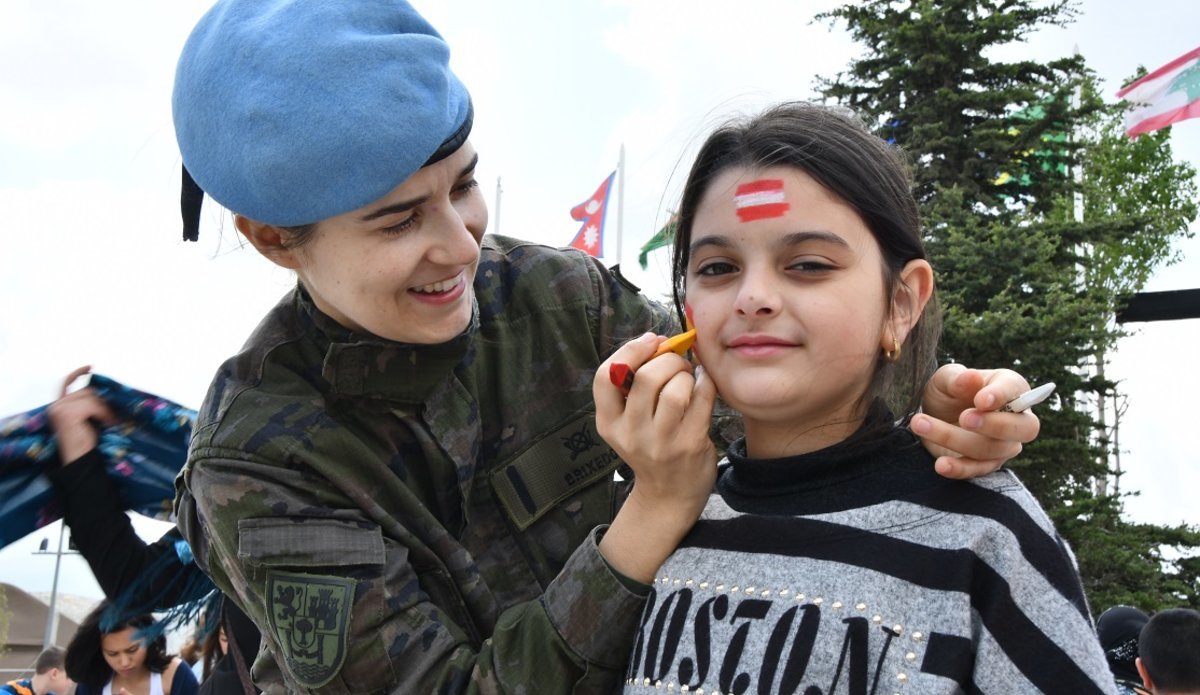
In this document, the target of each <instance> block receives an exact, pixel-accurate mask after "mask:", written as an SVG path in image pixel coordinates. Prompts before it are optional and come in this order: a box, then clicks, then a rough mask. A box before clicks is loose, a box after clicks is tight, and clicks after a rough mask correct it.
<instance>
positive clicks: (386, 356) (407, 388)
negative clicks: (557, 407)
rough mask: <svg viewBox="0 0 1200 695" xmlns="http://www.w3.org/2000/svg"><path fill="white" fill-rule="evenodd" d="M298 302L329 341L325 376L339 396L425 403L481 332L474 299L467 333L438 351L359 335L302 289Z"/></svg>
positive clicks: (323, 369)
mask: <svg viewBox="0 0 1200 695" xmlns="http://www.w3.org/2000/svg"><path fill="white" fill-rule="evenodd" d="M297 298H298V299H297V302H298V306H299V308H300V310H301V311H302V312H303V313H305V314H307V315H308V316H309V318H310V319H311V320H312V322H313V325H314V327H315V328H316V329H317V334H318V335H319V336H320V337H321V338H322V342H326V341H327V346H326V348H325V360H324V363H323V364H322V365H321V375H322V377H324V379H325V381H326V382H327V383H328V384H329V387H330V390H331V391H332V392H333V394H334V395H337V396H347V397H366V398H380V399H384V400H389V401H394V402H398V403H407V404H417V403H423V402H425V401H426V400H427V399H428V397H429V395H430V394H431V393H432V392H433V390H434V389H435V388H436V387H437V386H438V384H440V383H442V382H443V381H445V379H446V377H447V376H448V375H449V374H450V373H451V372H452V371H453V370H454V368H455V367H456V366H457V365H458V364H459V363H461V362H462V361H463V359H464V357H466V355H467V352H468V349H469V348H470V346H471V341H472V339H473V338H474V336H475V333H476V332H478V330H479V305H478V303H477V302H476V301H475V299H474V298H472V300H471V304H472V306H471V321H470V323H468V324H467V327H466V329H465V330H463V332H462V333H460V334H458V335H457V336H456V337H454V338H452V339H450V340H448V341H446V342H444V343H438V344H436V345H414V344H409V343H398V342H395V341H391V340H387V339H385V338H380V337H379V336H375V335H371V334H368V333H356V332H354V331H351V330H349V329H347V328H346V327H344V326H342V325H341V324H339V323H338V322H336V321H334V320H333V319H332V318H330V317H329V316H328V315H326V314H325V313H324V312H322V311H321V310H320V309H318V308H317V307H316V305H315V304H314V303H313V301H312V298H311V297H310V296H309V294H308V292H307V291H305V289H304V288H303V286H301V287H299V290H298V292H297Z"/></svg>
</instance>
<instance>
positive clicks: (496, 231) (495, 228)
mask: <svg viewBox="0 0 1200 695" xmlns="http://www.w3.org/2000/svg"><path fill="white" fill-rule="evenodd" d="M501 193H504V191H503V190H502V189H501V188H500V177H499V176H497V177H496V215H495V218H496V219H495V222H493V223H492V234H499V233H500V194H501Z"/></svg>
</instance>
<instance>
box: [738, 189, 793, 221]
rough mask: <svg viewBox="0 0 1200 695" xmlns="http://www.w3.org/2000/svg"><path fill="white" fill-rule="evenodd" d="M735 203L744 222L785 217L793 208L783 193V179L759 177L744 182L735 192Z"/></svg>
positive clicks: (739, 217) (739, 216) (740, 218)
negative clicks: (756, 179) (755, 179)
mask: <svg viewBox="0 0 1200 695" xmlns="http://www.w3.org/2000/svg"><path fill="white" fill-rule="evenodd" d="M733 204H734V207H736V208H737V216H738V219H739V220H741V221H742V222H752V221H754V220H763V219H767V218H770V217H783V215H784V214H785V213H787V211H788V209H789V208H791V205H789V204H788V202H787V199H786V198H784V195H783V180H782V179H759V180H758V181H751V182H750V183H743V184H742V185H740V186H738V187H737V190H736V191H735V192H734V195H733Z"/></svg>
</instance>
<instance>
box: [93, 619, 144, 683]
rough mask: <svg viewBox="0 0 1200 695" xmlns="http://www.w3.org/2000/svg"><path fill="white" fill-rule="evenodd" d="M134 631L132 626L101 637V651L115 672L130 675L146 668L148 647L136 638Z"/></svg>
mask: <svg viewBox="0 0 1200 695" xmlns="http://www.w3.org/2000/svg"><path fill="white" fill-rule="evenodd" d="M134 632H135V630H134V629H133V628H132V627H127V628H125V629H124V630H120V631H117V632H110V633H108V634H106V635H102V636H101V637H100V653H102V654H104V660H105V661H107V662H108V667H109V668H111V669H112V670H113V673H117V674H120V675H122V676H126V677H128V676H132V675H135V674H136V673H137V672H138V671H140V670H141V669H143V668H145V664H146V647H145V645H144V644H142V642H141V641H139V640H135V639H134V637H133V635H134Z"/></svg>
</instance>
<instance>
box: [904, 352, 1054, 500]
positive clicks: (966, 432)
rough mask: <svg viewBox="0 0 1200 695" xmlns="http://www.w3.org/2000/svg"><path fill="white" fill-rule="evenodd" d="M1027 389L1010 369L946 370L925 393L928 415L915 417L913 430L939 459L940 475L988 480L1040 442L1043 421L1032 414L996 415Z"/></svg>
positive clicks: (959, 367)
mask: <svg viewBox="0 0 1200 695" xmlns="http://www.w3.org/2000/svg"><path fill="white" fill-rule="evenodd" d="M1028 390H1029V382H1027V381H1026V380H1025V379H1024V378H1023V377H1022V376H1021V375H1020V374H1018V373H1016V372H1014V371H1012V370H1010V369H968V368H966V367H964V366H963V365H961V364H949V365H945V366H943V367H942V368H940V369H938V370H937V372H935V373H934V375H933V378H932V379H931V380H930V382H929V385H928V386H927V387H926V388H925V397H924V400H923V401H922V410H923V411H924V414H921V415H915V416H913V419H912V423H911V427H912V430H913V432H915V433H916V434H917V435H918V436H919V437H920V438H921V441H922V443H923V444H924V445H925V448H926V449H928V450H929V452H930V453H932V454H933V455H934V456H937V457H938V460H937V463H936V467H937V472H938V473H940V474H942V475H943V476H945V477H947V478H960V479H964V478H975V477H978V476H981V475H986V474H988V473H991V472H992V471H995V470H997V469H999V468H1000V467H1001V466H1002V465H1004V462H1005V461H1007V460H1009V459H1011V458H1013V457H1015V456H1016V455H1017V454H1019V453H1021V445H1022V444H1026V443H1028V442H1031V441H1033V440H1034V439H1035V438H1037V435H1038V430H1039V429H1040V427H1041V422H1040V421H1039V420H1038V418H1037V415H1035V414H1034V413H1033V411H1032V410H1026V411H1025V412H1022V413H1001V412H998V411H999V409H1000V408H1002V407H1003V406H1004V404H1005V403H1007V402H1008V401H1010V400H1012V399H1014V398H1016V397H1017V396H1019V395H1021V394H1022V393H1025V392H1026V391H1028ZM953 422H957V423H958V424H957V425H954V424H951V423H953Z"/></svg>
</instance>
